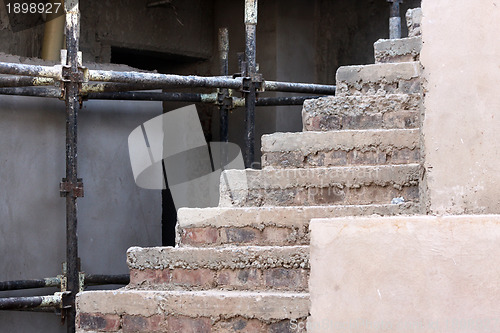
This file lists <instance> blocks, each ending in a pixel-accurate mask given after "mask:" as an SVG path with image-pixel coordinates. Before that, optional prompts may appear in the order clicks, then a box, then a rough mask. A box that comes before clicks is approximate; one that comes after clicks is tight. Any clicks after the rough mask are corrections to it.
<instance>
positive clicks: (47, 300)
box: [0, 294, 61, 310]
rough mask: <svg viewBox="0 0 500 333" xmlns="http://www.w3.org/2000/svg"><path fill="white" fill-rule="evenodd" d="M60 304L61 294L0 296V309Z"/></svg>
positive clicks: (19, 308) (48, 306)
mask: <svg viewBox="0 0 500 333" xmlns="http://www.w3.org/2000/svg"><path fill="white" fill-rule="evenodd" d="M60 305H61V295H59V294H55V295H50V296H30V297H6V298H0V310H26V309H34V308H55V307H58V306H60Z"/></svg>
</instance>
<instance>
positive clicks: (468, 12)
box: [421, 0, 500, 214]
mask: <svg viewBox="0 0 500 333" xmlns="http://www.w3.org/2000/svg"><path fill="white" fill-rule="evenodd" d="M422 11H423V22H422V36H423V43H424V44H423V49H422V54H421V62H422V65H423V67H424V78H425V82H424V89H425V98H424V107H425V119H424V122H423V135H424V136H423V143H424V146H425V171H426V177H427V186H428V192H427V195H428V196H427V205H428V209H429V211H430V212H431V213H435V214H447V213H452V214H462V213H498V212H500V187H499V185H500V172H499V171H500V164H499V161H500V149H499V143H500V95H499V94H498V87H499V86H500V65H499V59H500V44H499V43H498V31H499V29H500V1H496V0H492V1H486V0H484V1H468V0H457V1H453V2H450V1H447V0H423V1H422Z"/></svg>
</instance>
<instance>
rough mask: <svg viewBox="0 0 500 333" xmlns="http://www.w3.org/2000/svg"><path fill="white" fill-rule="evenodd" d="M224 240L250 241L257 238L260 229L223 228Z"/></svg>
mask: <svg viewBox="0 0 500 333" xmlns="http://www.w3.org/2000/svg"><path fill="white" fill-rule="evenodd" d="M223 233H224V236H225V237H223V238H224V242H225V243H226V242H227V243H242V244H244V243H251V242H254V241H257V240H258V239H259V234H260V231H259V230H258V229H254V228H225V229H224V231H223Z"/></svg>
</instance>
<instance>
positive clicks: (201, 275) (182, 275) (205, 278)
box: [171, 268, 215, 287]
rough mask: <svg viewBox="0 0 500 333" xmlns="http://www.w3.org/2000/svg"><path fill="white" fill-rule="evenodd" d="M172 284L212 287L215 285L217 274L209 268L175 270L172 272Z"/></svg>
mask: <svg viewBox="0 0 500 333" xmlns="http://www.w3.org/2000/svg"><path fill="white" fill-rule="evenodd" d="M171 282H172V283H173V284H177V285H182V286H186V287H193V286H196V287H212V286H213V285H214V283H215V273H214V272H213V271H211V270H210V269H207V268H200V269H184V268H175V269H174V270H173V271H172V279H171Z"/></svg>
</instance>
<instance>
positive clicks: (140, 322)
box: [77, 313, 307, 333]
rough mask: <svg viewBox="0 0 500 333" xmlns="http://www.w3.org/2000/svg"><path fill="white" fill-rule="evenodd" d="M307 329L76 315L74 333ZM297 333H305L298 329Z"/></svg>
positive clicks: (293, 324)
mask: <svg viewBox="0 0 500 333" xmlns="http://www.w3.org/2000/svg"><path fill="white" fill-rule="evenodd" d="M306 325H307V317H302V318H294V319H286V320H281V321H277V322H265V321H262V320H258V319H249V318H245V317H234V318H229V319H226V318H221V319H216V320H214V319H213V318H210V317H188V316H181V315H175V314H172V315H168V314H155V315H152V316H149V317H145V316H137V315H128V314H102V313H80V314H79V315H78V317H77V332H78V333H97V332H135V333H153V332H162V333H180V332H196V333H232V332H239V331H241V332H294V331H296V330H297V329H298V328H301V329H302V328H304V327H306ZM301 332H305V330H303V329H302V331H301Z"/></svg>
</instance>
